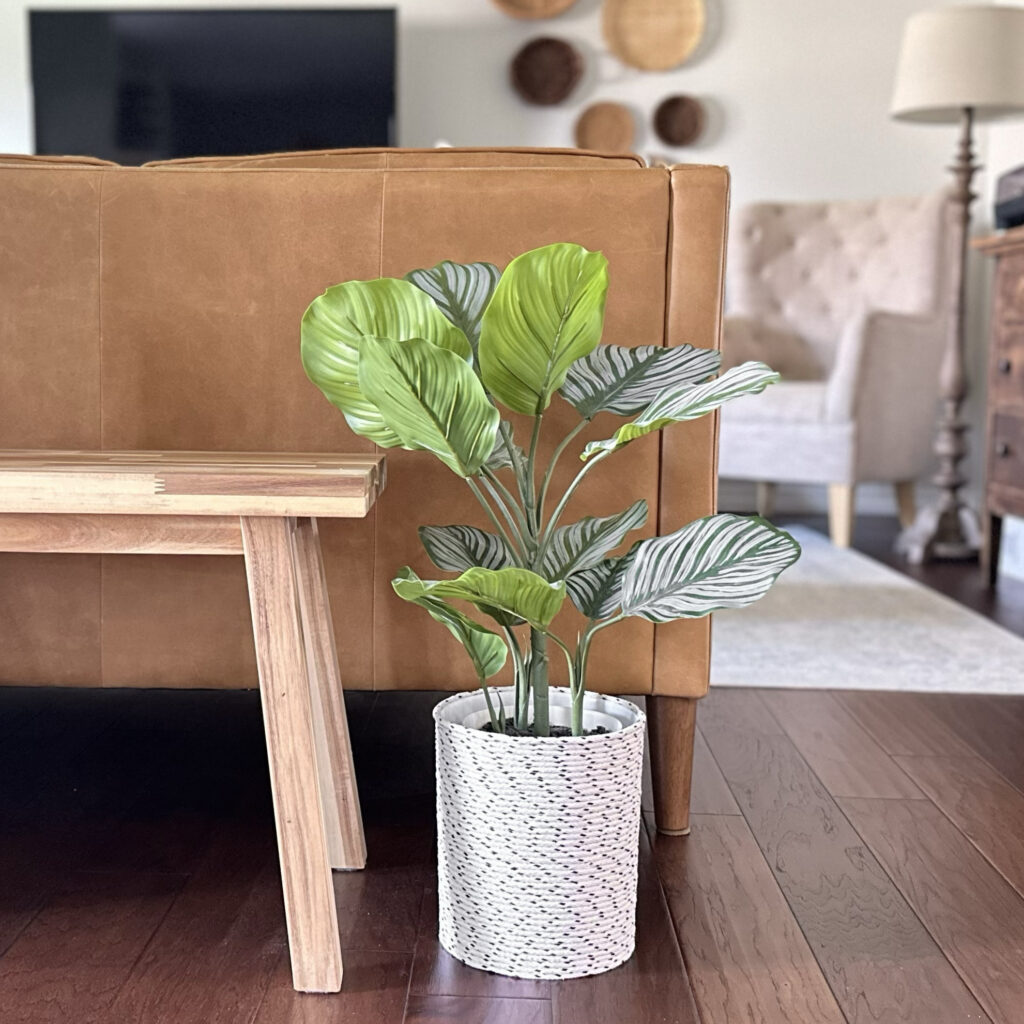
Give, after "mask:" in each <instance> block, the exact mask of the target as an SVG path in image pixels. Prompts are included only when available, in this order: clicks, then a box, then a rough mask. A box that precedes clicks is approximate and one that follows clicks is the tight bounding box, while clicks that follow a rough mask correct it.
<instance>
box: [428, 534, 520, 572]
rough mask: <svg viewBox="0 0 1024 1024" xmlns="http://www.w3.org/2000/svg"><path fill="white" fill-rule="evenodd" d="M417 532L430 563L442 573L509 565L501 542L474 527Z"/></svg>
mask: <svg viewBox="0 0 1024 1024" xmlns="http://www.w3.org/2000/svg"><path fill="white" fill-rule="evenodd" d="M419 532H420V540H421V541H422V543H423V547H424V548H425V549H426V552H427V554H428V555H430V560H431V561H432V562H433V563H434V565H436V566H437V567H438V569H444V571H445V572H464V571H465V570H466V569H472V568H473V566H475V565H480V566H483V567H484V568H485V569H504V568H505V567H506V566H509V565H512V555H511V554H510V553H509V550H508V545H507V544H506V543H505V541H504V539H503V538H501V537H499V536H497V535H496V534H493V533H487V532H486V531H484V530H478V529H477V528H476V527H475V526H421V527H420V531H419Z"/></svg>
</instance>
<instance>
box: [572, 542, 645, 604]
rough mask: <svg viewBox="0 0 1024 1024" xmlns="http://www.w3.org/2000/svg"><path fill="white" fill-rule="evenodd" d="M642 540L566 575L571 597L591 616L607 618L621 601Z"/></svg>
mask: <svg viewBox="0 0 1024 1024" xmlns="http://www.w3.org/2000/svg"><path fill="white" fill-rule="evenodd" d="M640 543H641V542H640V541H637V542H636V544H634V545H633V546H632V547H631V548H630V549H629V550H628V551H627V552H626V553H625V554H624V555H622V556H621V557H620V558H605V559H603V560H602V561H600V562H598V563H597V565H595V566H593V567H592V568H590V569H582V570H580V571H579V572H574V573H573V574H572V575H571V576H570V577H568V579H566V581H565V589H566V592H567V593H568V595H569V599H570V600H571V601H572V603H573V604H574V605H576V607H577V608H579V610H580V611H581V612H583V614H584V615H586V617H587V618H588V619H606V618H608V616H609V615H612V614H613V613H614V612H615V609H616V608H618V607H619V605H620V604H621V603H622V581H623V580H624V579H625V577H626V570H627V569H628V568H629V567H630V565H631V564H632V562H633V559H634V558H635V557H636V549H637V548H638V547H639V546H640Z"/></svg>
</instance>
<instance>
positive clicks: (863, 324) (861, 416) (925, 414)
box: [719, 191, 958, 547]
mask: <svg viewBox="0 0 1024 1024" xmlns="http://www.w3.org/2000/svg"><path fill="white" fill-rule="evenodd" d="M950 213H951V210H950V203H949V198H948V193H947V192H946V191H942V192H936V193H933V194H930V195H926V196H921V197H918V198H910V199H881V200H878V201H875V202H833V203H757V204H754V205H751V206H747V207H746V208H744V209H742V210H740V212H739V213H738V215H736V216H735V218H734V219H733V224H732V229H731V231H730V237H729V274H728V285H727V304H728V310H729V314H730V315H729V316H727V317H726V320H725V334H724V341H723V350H724V354H725V361H726V362H727V363H734V362H739V361H742V360H744V359H750V358H755V359H763V360H764V361H765V362H767V363H769V364H770V365H772V366H773V367H774V368H775V369H777V370H779V372H780V373H781V374H782V377H783V380H782V382H781V383H780V384H778V385H776V386H775V387H774V388H769V389H768V391H766V392H765V393H764V394H763V395H758V396H756V397H754V398H743V399H740V400H738V401H736V402H734V403H732V404H731V405H730V406H729V407H728V409H725V410H723V413H722V424H721V442H720V444H721V448H720V459H719V473H720V475H721V476H722V477H723V478H736V479H744V480H754V481H757V482H758V485H759V487H758V504H759V506H760V511H761V512H762V514H765V515H770V514H771V505H772V496H773V490H774V485H775V483H776V482H797V483H822V484H827V485H828V486H829V529H830V533H831V535H832V539H833V542H834V543H836V544H838V545H841V546H844V547H845V546H848V545H849V544H850V540H851V534H852V528H853V511H854V494H855V488H856V485H857V484H858V483H861V482H866V481H882V482H888V483H892V484H894V485H895V487H896V494H897V499H898V502H899V508H900V517H901V519H902V520H903V522H904V524H908V523H909V522H910V521H911V520H912V519H913V515H914V481H915V480H916V479H917V478H919V477H920V476H921V475H922V473H923V472H924V471H925V470H926V468H927V466H928V462H929V456H930V451H931V438H932V427H933V424H934V417H935V411H936V400H937V396H938V381H939V367H940V363H941V360H942V353H943V350H944V347H945V344H946V341H947V339H948V337H949V332H951V331H953V330H954V329H955V322H954V316H955V298H956V296H955V278H954V271H955V261H954V253H955V245H956V241H957V238H956V233H957V230H958V229H957V227H956V226H955V222H954V220H953V219H952V218H951V216H950Z"/></svg>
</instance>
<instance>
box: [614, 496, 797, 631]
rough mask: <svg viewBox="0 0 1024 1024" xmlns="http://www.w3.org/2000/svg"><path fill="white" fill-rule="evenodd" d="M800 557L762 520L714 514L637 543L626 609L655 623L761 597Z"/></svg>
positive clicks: (625, 592)
mask: <svg viewBox="0 0 1024 1024" xmlns="http://www.w3.org/2000/svg"><path fill="white" fill-rule="evenodd" d="M799 557H800V545H799V544H797V542H796V541H795V540H793V538H792V537H791V536H790V535H789V534H788V533H786V532H785V531H784V530H779V529H777V528H776V527H774V526H772V524H771V523H769V522H766V521H765V520H764V519H759V518H756V517H747V516H735V515H728V514H724V515H714V516H707V517H706V518H704V519H697V520H696V521H694V522H692V523H690V524H688V525H687V526H684V527H683V528H682V529H681V530H677V531H676V532H675V533H671V534H669V535H668V536H667V537H652V538H651V539H650V540H644V541H641V542H640V543H639V544H638V545H637V550H636V556H635V558H634V559H633V563H632V564H631V565H630V567H629V569H628V571H627V572H626V576H625V580H624V581H623V586H622V611H623V612H624V613H625V614H626V615H638V616H640V617H641V618H644V619H649V620H650V621H651V622H669V621H671V620H672V619H695V618H701V617H702V616H704V615H708V614H710V613H711V612H713V611H717V610H718V609H719V608H742V607H744V606H745V605H748V604H752V603H753V602H754V601H756V600H758V599H759V598H761V597H763V596H764V595H765V594H766V593H767V592H768V589H769V588H770V587H771V585H772V583H774V582H775V579H776V577H777V576H778V575H779V573H781V572H782V571H783V570H784V569H786V568H788V567H789V566H791V565H792V564H793V563H794V562H795V561H796V560H797V559H798V558H799Z"/></svg>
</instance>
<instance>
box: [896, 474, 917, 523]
mask: <svg viewBox="0 0 1024 1024" xmlns="http://www.w3.org/2000/svg"><path fill="white" fill-rule="evenodd" d="M893 487H894V489H895V491H896V505H897V507H898V508H899V511H900V526H902V527H903V528H904V529H906V528H907V527H910V526H913V525H914V520H915V519H916V518H917V501H916V499H915V497H914V481H913V480H900V481H899V483H896V484H893Z"/></svg>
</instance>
